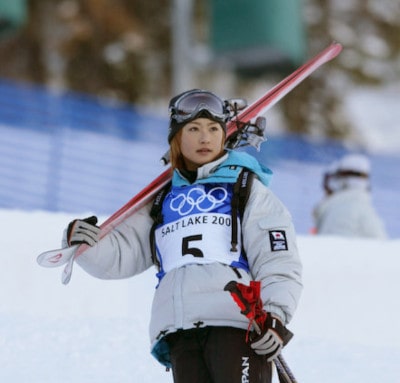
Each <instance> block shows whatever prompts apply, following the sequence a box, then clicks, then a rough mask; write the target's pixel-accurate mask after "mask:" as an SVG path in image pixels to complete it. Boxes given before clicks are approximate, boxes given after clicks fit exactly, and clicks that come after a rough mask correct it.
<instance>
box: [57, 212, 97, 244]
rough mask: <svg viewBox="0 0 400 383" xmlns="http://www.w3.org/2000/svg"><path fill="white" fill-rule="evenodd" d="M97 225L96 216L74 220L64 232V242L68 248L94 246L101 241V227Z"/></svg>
mask: <svg viewBox="0 0 400 383" xmlns="http://www.w3.org/2000/svg"><path fill="white" fill-rule="evenodd" d="M96 224H97V217H96V216H91V217H88V218H84V219H74V220H73V221H71V222H70V223H69V224H68V227H67V229H66V230H65V232H64V238H63V242H64V241H65V242H66V244H68V246H73V245H80V244H82V243H86V244H87V245H89V246H94V245H95V244H96V243H97V242H98V241H99V240H100V227H98V226H97V225H96Z"/></svg>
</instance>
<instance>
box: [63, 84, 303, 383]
mask: <svg viewBox="0 0 400 383" xmlns="http://www.w3.org/2000/svg"><path fill="white" fill-rule="evenodd" d="M170 113H171V119H170V128H169V135H168V141H169V143H170V152H171V165H172V169H173V177H172V186H171V189H170V190H169V191H168V192H167V193H166V196H165V199H164V200H163V202H162V217H163V219H162V220H161V221H159V222H158V223H157V224H156V225H155V226H154V227H153V219H152V218H151V216H150V211H151V210H152V206H153V204H152V203H151V204H149V205H147V206H145V207H144V208H142V209H141V210H140V211H139V212H138V213H137V214H134V215H133V216H131V217H130V218H128V219H127V220H126V221H124V222H123V223H121V224H120V225H119V226H117V227H116V228H115V229H114V230H113V231H112V232H111V233H110V234H109V235H108V236H106V237H105V238H103V239H102V240H101V241H98V232H99V230H98V228H97V227H95V226H94V225H95V223H96V222H94V221H92V220H91V219H86V220H75V221H73V222H71V223H70V225H69V226H68V230H66V234H65V236H64V240H66V241H67V242H68V244H69V245H71V244H75V243H82V242H85V243H88V244H90V245H91V246H93V247H92V248H90V249H89V250H87V251H86V252H85V253H83V254H82V255H81V256H79V257H78V258H77V262H78V263H79V264H80V265H81V266H82V267H83V268H84V269H85V270H86V271H87V272H88V273H90V274H92V275H93V276H96V277H98V278H105V279H115V278H125V277H130V276H133V275H136V274H139V273H141V272H142V271H144V270H146V269H148V268H150V267H151V266H153V265H157V268H158V273H157V276H158V279H159V283H158V286H157V288H156V290H155V295H154V300H153V305H152V318H151V324H150V337H151V343H152V353H153V355H154V356H155V357H156V358H157V359H158V360H159V361H160V362H161V363H162V364H164V365H166V366H168V367H171V368H172V371H173V376H174V381H175V382H176V383H181V382H199V383H223V382H230V383H232V382H238V383H239V382H243V381H248V382H252V383H256V382H257V383H258V382H270V381H271V361H273V360H274V359H275V358H276V357H277V356H278V355H279V353H280V351H281V348H282V346H283V343H284V339H283V338H284V335H285V333H286V329H285V327H284V326H285V325H286V324H287V323H288V322H289V321H290V319H291V318H292V315H293V313H294V311H295V308H296V306H297V302H298V299H299V296H300V293H301V288H302V286H301V280H300V275H301V264H300V260H299V257H298V253H297V247H296V241H295V232H294V228H293V225H292V221H291V217H290V215H289V213H288V211H287V210H286V208H285V207H284V206H283V205H282V203H281V202H280V201H279V200H278V199H277V198H276V197H275V196H274V195H273V193H272V192H271V191H270V190H269V189H268V188H267V187H266V186H267V185H268V182H269V179H270V176H271V173H270V171H269V170H268V169H266V168H264V167H263V166H262V165H261V164H259V163H258V162H257V161H256V160H255V159H254V158H253V157H252V156H250V155H248V154H246V153H239V152H233V151H227V150H225V149H224V142H225V135H226V131H225V124H226V122H227V120H228V119H229V118H230V113H229V111H228V109H227V106H226V102H224V101H222V100H221V99H220V98H219V97H217V96H216V95H214V94H213V93H211V92H208V91H203V90H197V89H195V90H191V91H188V92H184V93H182V94H181V95H178V96H176V97H174V98H173V99H172V100H171V102H170ZM243 168H246V169H249V170H251V171H252V172H253V173H254V174H255V179H254V181H253V183H252V186H251V191H250V195H249V199H248V201H247V204H246V208H245V211H244V214H243V217H240V218H238V222H237V226H238V227H239V230H240V235H239V236H238V238H239V240H238V248H237V249H236V250H235V249H234V248H233V247H232V246H231V237H232V232H233V230H232V226H233V225H232V214H231V213H232V212H231V210H232V208H231V199H232V195H233V185H234V184H235V182H236V180H237V179H238V177H239V175H240V173H241V171H242V169H243ZM88 221H89V222H88ZM152 227H153V229H152ZM150 233H153V234H152V235H151V236H150ZM150 237H152V238H154V241H151V240H149V238H150ZM150 242H154V247H153V249H154V251H153V256H152V246H151V245H150ZM232 280H233V281H237V282H239V283H241V284H245V285H248V284H249V283H250V281H251V280H259V281H261V284H262V293H261V296H262V300H263V304H264V306H263V308H264V310H265V311H266V312H267V318H268V319H267V321H266V325H265V326H264V328H263V329H262V332H261V334H260V335H258V336H256V337H255V339H254V337H253V338H251V337H248V336H247V330H248V327H249V322H248V320H247V318H246V317H245V316H244V315H242V314H241V313H240V310H239V308H238V307H237V306H236V304H235V302H234V301H233V300H232V298H231V296H230V294H229V293H227V292H226V291H224V287H225V285H226V284H227V283H228V282H230V281H232Z"/></svg>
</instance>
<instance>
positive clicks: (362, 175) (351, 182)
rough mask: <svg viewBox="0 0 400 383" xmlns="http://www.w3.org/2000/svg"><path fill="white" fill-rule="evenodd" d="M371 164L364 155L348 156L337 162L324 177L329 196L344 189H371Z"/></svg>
mask: <svg viewBox="0 0 400 383" xmlns="http://www.w3.org/2000/svg"><path fill="white" fill-rule="evenodd" d="M370 171H371V164H370V161H369V159H368V158H367V157H366V156H364V155H362V154H348V155H345V156H344V157H342V158H341V159H340V160H339V161H335V162H334V163H333V164H332V165H331V166H330V167H329V170H328V172H327V173H326V174H325V177H324V188H325V190H326V192H327V193H328V194H330V193H334V192H336V191H338V190H343V189H365V190H367V189H369V188H370V182H369V174H370Z"/></svg>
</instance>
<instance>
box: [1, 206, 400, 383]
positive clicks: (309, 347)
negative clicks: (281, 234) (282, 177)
mask: <svg viewBox="0 0 400 383" xmlns="http://www.w3.org/2000/svg"><path fill="white" fill-rule="evenodd" d="M88 213H89V212H88ZM71 218H73V216H71V215H67V214H61V213H47V212H42V211H35V212H23V211H18V210H15V211H14V210H0V232H1V246H2V249H3V251H2V253H1V255H0V257H1V261H2V267H1V268H0V281H1V289H0V381H1V382H8V383H54V382H57V383H72V382H73V383H110V382H118V383H128V382H129V383H131V382H141V383H146V382H160V383H161V382H165V383H167V382H172V376H171V373H169V372H165V370H164V368H163V367H162V366H160V365H159V364H158V363H157V362H156V361H155V360H154V359H153V358H152V357H151V356H150V354H149V341H148V335H147V326H148V322H149V312H150V305H151V300H152V295H153V291H154V287H155V283H156V280H155V276H154V270H148V271H147V272H145V273H143V274H141V275H139V276H137V277H135V278H130V279H127V280H121V281H101V280H97V279H95V278H92V277H90V276H88V275H87V274H85V273H84V272H83V271H82V270H81V269H80V268H79V267H78V266H77V267H75V270H74V274H73V276H72V280H71V282H70V284H69V285H68V286H64V285H62V284H61V283H60V273H61V269H45V268H41V267H39V266H38V265H37V264H36V261H35V258H36V256H37V255H38V254H39V253H40V252H42V251H44V250H48V249H51V248H55V247H58V246H59V239H60V237H61V233H62V230H63V228H64V226H65V225H66V223H68V222H69V220H70V219H71ZM103 218H104V217H103ZM103 218H102V219H103ZM299 249H300V253H301V257H302V260H303V263H304V293H303V296H302V300H301V302H300V306H299V309H298V311H297V314H296V316H295V318H294V320H293V322H292V323H291V325H290V328H291V330H292V331H294V333H295V337H294V339H293V340H292V342H291V343H290V344H289V345H288V346H287V348H286V349H285V350H284V356H285V359H286V360H287V362H288V364H289V365H290V367H291V369H292V370H293V372H294V374H295V376H296V377H297V379H298V381H299V382H300V383H302V382H304V383H305V382H307V383H317V382H318V383H320V382H324V383H337V382H341V383H353V382H361V381H362V382H363V383H377V382H391V383H399V382H400V365H399V360H400V325H399V321H398V316H399V314H400V303H399V302H400V301H399V299H398V292H399V291H400V278H398V271H399V269H400V240H389V241H376V240H356V239H344V238H335V237H310V236H305V235H302V236H299Z"/></svg>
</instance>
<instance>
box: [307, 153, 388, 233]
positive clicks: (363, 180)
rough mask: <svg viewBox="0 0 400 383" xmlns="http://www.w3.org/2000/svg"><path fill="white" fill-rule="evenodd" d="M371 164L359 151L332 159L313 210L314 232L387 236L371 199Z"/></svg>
mask: <svg viewBox="0 0 400 383" xmlns="http://www.w3.org/2000/svg"><path fill="white" fill-rule="evenodd" d="M370 172H371V165H370V161H369V159H368V158H367V157H366V156H364V155H361V154H348V155H345V156H344V157H343V158H341V159H340V160H339V161H335V162H334V163H333V164H332V165H331V166H330V168H329V170H328V171H327V172H326V173H325V175H324V183H323V187H324V190H325V197H324V199H323V200H322V201H321V202H320V203H319V204H318V205H317V206H316V208H315V210H314V220H315V230H316V234H328V235H340V236H346V237H364V238H386V237H387V234H386V230H385V227H384V224H383V222H382V220H381V218H380V217H379V215H378V213H377V211H376V210H375V208H374V206H373V203H372V198H371V190H370V189H371V185H370Z"/></svg>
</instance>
